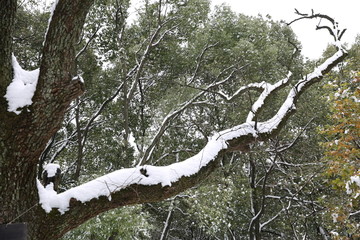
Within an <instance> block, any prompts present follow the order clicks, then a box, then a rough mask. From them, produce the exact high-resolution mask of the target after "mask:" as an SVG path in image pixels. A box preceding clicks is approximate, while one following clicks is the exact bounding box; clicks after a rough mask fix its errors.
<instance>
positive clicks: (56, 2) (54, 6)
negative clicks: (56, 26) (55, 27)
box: [43, 0, 59, 45]
mask: <svg viewBox="0 0 360 240" xmlns="http://www.w3.org/2000/svg"><path fill="white" fill-rule="evenodd" d="M58 2H59V0H55V1H54V2H53V4H52V5H51V7H50V17H49V22H48V27H47V28H46V31H45V38H44V42H43V45H45V40H46V35H47V33H48V31H49V27H50V23H51V20H52V17H53V15H54V11H55V8H56V6H57V4H58Z"/></svg>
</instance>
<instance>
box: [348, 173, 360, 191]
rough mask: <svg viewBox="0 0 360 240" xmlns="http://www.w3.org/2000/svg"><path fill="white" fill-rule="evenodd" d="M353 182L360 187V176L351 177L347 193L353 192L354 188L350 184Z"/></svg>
mask: <svg viewBox="0 0 360 240" xmlns="http://www.w3.org/2000/svg"><path fill="white" fill-rule="evenodd" d="M352 183H356V185H358V187H360V176H351V177H350V181H348V182H347V183H346V193H347V194H351V193H352V189H351V188H350V185H351V184H352Z"/></svg>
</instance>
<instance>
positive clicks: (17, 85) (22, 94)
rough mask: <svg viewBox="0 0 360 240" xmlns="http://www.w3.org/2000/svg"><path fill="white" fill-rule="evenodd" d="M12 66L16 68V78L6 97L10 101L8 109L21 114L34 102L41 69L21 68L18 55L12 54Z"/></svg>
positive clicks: (8, 88)
mask: <svg viewBox="0 0 360 240" xmlns="http://www.w3.org/2000/svg"><path fill="white" fill-rule="evenodd" d="M12 67H13V70H14V79H13V80H12V82H11V83H10V85H9V86H8V87H7V90H6V94H5V96H4V97H5V98H6V100H7V101H8V111H9V112H14V113H16V114H20V113H21V110H18V109H19V108H23V107H25V106H29V105H31V104H32V100H31V99H32V97H33V96H34V93H35V90H36V85H37V81H38V78H39V69H36V70H33V71H26V70H24V69H22V68H21V66H20V64H19V63H18V62H17V60H16V57H15V56H14V55H13V56H12Z"/></svg>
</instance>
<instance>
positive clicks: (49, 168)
mask: <svg viewBox="0 0 360 240" xmlns="http://www.w3.org/2000/svg"><path fill="white" fill-rule="evenodd" d="M58 169H60V165H59V164H56V163H49V164H47V165H46V166H45V168H44V171H46V172H47V177H54V176H55V175H56V171H57V170H58Z"/></svg>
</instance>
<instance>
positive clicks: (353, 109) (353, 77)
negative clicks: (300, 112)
mask: <svg viewBox="0 0 360 240" xmlns="http://www.w3.org/2000/svg"><path fill="white" fill-rule="evenodd" d="M359 40H360V39H359V37H358V38H357V40H356V42H355V44H354V45H353V46H352V48H351V49H350V50H349V55H350V56H351V58H349V59H347V60H346V61H345V64H343V66H342V67H341V68H340V70H339V71H338V72H337V73H334V74H333V76H331V77H330V80H331V81H329V84H328V85H327V88H328V89H330V90H331V94H329V97H328V101H327V103H328V104H329V107H330V115H329V116H328V117H329V119H330V120H331V123H330V124H329V125H326V126H324V127H323V128H322V130H321V133H322V135H323V137H324V140H323V141H322V144H321V145H322V146H323V148H324V157H323V161H324V163H325V166H326V169H325V173H324V175H323V177H324V179H325V182H326V184H327V185H328V186H330V187H331V188H332V189H334V190H333V191H334V192H335V193H336V195H331V193H329V196H331V197H327V198H326V199H325V200H324V201H325V203H326V207H327V208H328V209H329V210H328V214H327V215H325V216H327V220H328V222H329V224H328V225H329V229H331V230H332V232H333V234H334V238H335V239H347V237H353V238H357V237H358V236H359V233H360V232H359V228H358V223H359V217H358V216H359V213H360V212H359V201H358V199H357V198H358V195H359V185H360V183H359V181H358V176H359V160H360V151H359V136H360V132H359V127H360V125H359V124H360V121H359V114H360V113H359V110H360V108H359V94H360V88H359V82H360V80H359V79H360V78H359V70H360V68H359V63H358V59H359V57H360V55H359V49H360V48H359Z"/></svg>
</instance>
